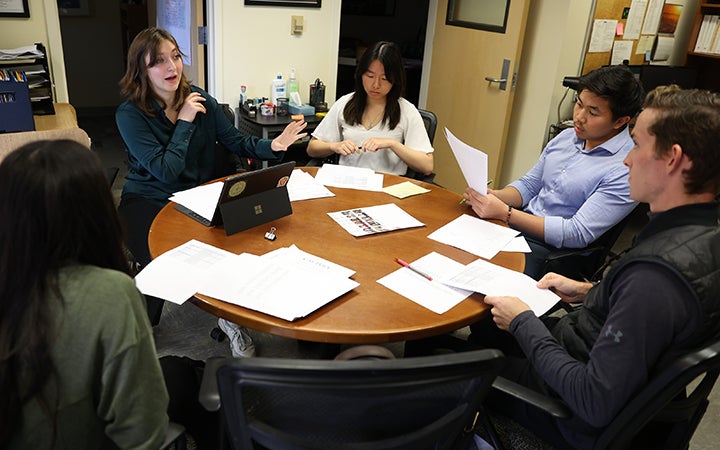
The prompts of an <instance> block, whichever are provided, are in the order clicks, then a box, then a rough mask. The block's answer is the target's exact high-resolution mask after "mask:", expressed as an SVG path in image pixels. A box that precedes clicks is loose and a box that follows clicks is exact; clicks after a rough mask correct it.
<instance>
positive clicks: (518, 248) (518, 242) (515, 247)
mask: <svg viewBox="0 0 720 450" xmlns="http://www.w3.org/2000/svg"><path fill="white" fill-rule="evenodd" d="M502 251H504V252H517V253H530V252H531V251H532V250H530V245H528V243H527V241H526V240H525V237H524V236H522V235H520V236H515V237H514V238H513V239H512V240H511V241H510V242H508V244H507V245H506V246H505V247H503V249H502Z"/></svg>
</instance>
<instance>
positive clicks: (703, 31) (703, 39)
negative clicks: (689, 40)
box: [694, 14, 720, 53]
mask: <svg viewBox="0 0 720 450" xmlns="http://www.w3.org/2000/svg"><path fill="white" fill-rule="evenodd" d="M718 25H720V15H716V14H705V15H704V16H703V19H702V22H701V24H700V30H699V31H698V35H697V41H696V42H695V49H694V51H695V52H696V53H720V43H718V42H717V41H719V40H720V39H718V36H717V35H718Z"/></svg>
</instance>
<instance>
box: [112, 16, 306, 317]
mask: <svg viewBox="0 0 720 450" xmlns="http://www.w3.org/2000/svg"><path fill="white" fill-rule="evenodd" d="M182 57H183V54H182V52H181V51H180V48H179V47H178V44H177V41H176V40H175V38H173V36H172V35H171V34H170V33H168V32H167V31H165V30H161V29H158V28H147V29H145V30H143V31H141V32H140V33H139V34H138V35H137V36H136V37H135V39H134V40H133V42H132V44H131V45H130V49H129V51H128V62H127V70H126V72H125V75H124V76H123V78H122V79H121V80H120V87H121V94H122V95H123V97H125V99H126V101H125V102H124V103H123V104H121V105H120V106H119V107H118V109H117V112H116V114H115V119H116V122H117V126H118V129H119V130H120V134H121V135H122V138H123V140H124V141H125V146H126V148H127V156H128V174H127V177H126V179H125V185H124V188H123V193H122V197H121V200H120V205H119V208H118V211H119V213H120V216H121V218H122V220H123V222H124V225H125V227H126V234H127V241H128V242H127V244H128V248H129V249H130V251H131V252H132V254H133V256H134V258H135V261H136V262H137V263H139V265H140V266H141V267H142V266H145V265H147V264H148V263H149V262H150V259H151V258H150V252H149V249H148V245H147V235H148V231H149V229H150V225H151V224H152V221H153V219H154V218H155V216H156V215H157V213H158V212H159V211H160V209H162V207H163V206H165V204H166V203H167V202H168V197H170V195H172V194H173V193H174V192H177V191H180V190H184V189H189V188H192V187H195V186H197V185H199V184H202V183H205V182H207V181H210V180H211V179H213V178H214V177H215V174H214V170H213V169H214V167H215V143H216V142H221V143H222V144H223V145H224V146H225V147H226V148H227V149H228V150H230V151H231V152H233V153H236V154H238V155H241V156H246V157H250V158H255V159H260V160H280V159H282V157H283V153H281V152H284V151H285V150H287V148H288V146H290V145H291V144H293V143H294V142H295V141H296V140H297V139H300V138H302V137H304V136H306V134H307V133H304V132H302V130H303V129H304V128H305V126H306V123H305V121H302V120H300V121H293V122H291V123H290V124H289V125H288V126H287V127H286V128H285V130H284V131H283V132H282V134H280V135H279V136H278V137H276V138H275V139H273V140H269V139H259V138H257V137H253V136H246V135H244V134H242V133H240V131H238V130H237V129H236V128H235V127H234V126H233V124H231V123H230V121H228V120H227V118H226V117H225V115H224V113H223V112H222V109H221V108H220V107H219V106H218V103H217V101H216V100H215V99H214V98H213V97H211V96H210V95H209V94H208V93H207V92H205V91H204V90H202V89H200V88H198V87H196V86H191V85H190V83H189V82H188V80H187V78H186V77H185V75H184V74H183V62H182ZM161 309H162V302H161V301H159V300H152V299H149V301H148V312H149V314H150V319H151V322H152V323H157V322H158V321H159V319H160V312H161Z"/></svg>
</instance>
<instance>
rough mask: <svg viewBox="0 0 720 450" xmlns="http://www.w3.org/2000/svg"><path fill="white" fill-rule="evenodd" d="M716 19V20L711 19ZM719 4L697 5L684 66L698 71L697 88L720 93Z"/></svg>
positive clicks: (706, 3)
mask: <svg viewBox="0 0 720 450" xmlns="http://www.w3.org/2000/svg"><path fill="white" fill-rule="evenodd" d="M713 17H717V19H713ZM718 31H720V2H718V3H711V2H709V1H703V2H700V3H698V6H697V10H696V12H695V20H694V22H693V27H692V31H691V33H690V42H689V44H688V50H687V53H686V54H685V65H686V66H691V67H695V68H697V70H698V79H697V87H698V88H703V89H710V90H713V91H720V77H718V75H717V74H718V73H720V33H718Z"/></svg>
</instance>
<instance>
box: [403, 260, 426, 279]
mask: <svg viewBox="0 0 720 450" xmlns="http://www.w3.org/2000/svg"><path fill="white" fill-rule="evenodd" d="M395 262H396V263H398V264H400V265H401V266H403V267H407V268H408V269H410V270H412V271H413V272H415V273H416V274H418V275H420V276H423V277H425V278H427V279H428V281H432V277H431V276H430V275H428V274H426V273H425V272H421V271H419V270H417V269H416V268H414V267H413V266H411V265H410V264H408V263H407V262H405V261H403V260H402V259H400V258H395Z"/></svg>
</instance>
